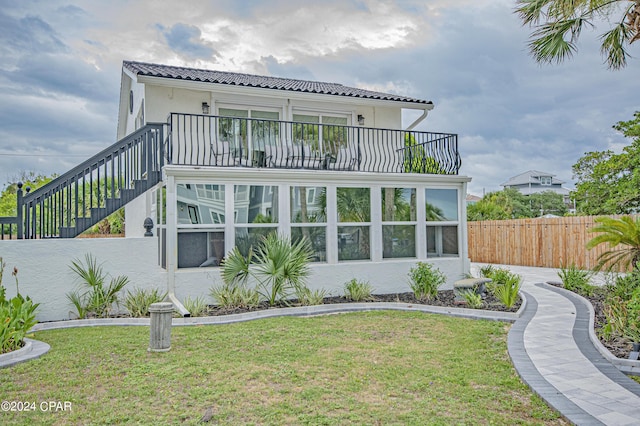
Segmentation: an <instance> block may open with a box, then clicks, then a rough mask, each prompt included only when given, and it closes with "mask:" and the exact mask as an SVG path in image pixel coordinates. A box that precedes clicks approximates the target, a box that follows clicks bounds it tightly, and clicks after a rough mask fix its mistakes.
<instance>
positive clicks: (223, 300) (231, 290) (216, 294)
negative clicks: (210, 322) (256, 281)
mask: <svg viewBox="0 0 640 426" xmlns="http://www.w3.org/2000/svg"><path fill="white" fill-rule="evenodd" d="M209 294H210V295H211V297H212V298H213V300H214V301H215V302H216V304H217V305H218V306H219V307H221V308H224V309H252V308H255V307H257V306H258V305H259V304H260V294H259V293H258V292H257V291H256V290H255V289H248V288H246V287H245V286H244V285H242V284H238V285H234V284H223V285H221V286H218V287H211V289H210V290H209Z"/></svg>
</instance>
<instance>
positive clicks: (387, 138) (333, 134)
mask: <svg viewBox="0 0 640 426" xmlns="http://www.w3.org/2000/svg"><path fill="white" fill-rule="evenodd" d="M433 107H434V105H433V103H432V102H430V101H426V100H421V99H415V98H411V97H406V96H399V95H393V94H387V93H380V92H375V91H369V90H363V89H359V88H353V87H347V86H343V85H341V84H335V83H323V82H316V81H304V80H295V79H289V78H276V77H267V76H257V75H249V74H238V73H230V72H219V71H211V70H203V69H191V68H183V67H175V66H168V65H160V64H148V63H141V62H131V61H125V62H124V63H123V67H122V81H121V91H120V106H119V111H118V125H117V132H118V140H119V141H118V142H117V143H116V144H114V145H113V146H111V147H109V148H107V149H105V150H104V151H103V152H101V153H99V154H97V155H96V156H95V157H93V158H91V159H89V160H87V161H86V162H84V163H83V164H81V165H79V166H78V167H76V168H75V169H74V170H72V171H70V172H69V173H66V174H64V175H62V176H61V177H60V178H58V179H57V180H56V181H54V182H52V183H51V184H50V185H47V187H44V188H40V189H39V190H37V191H34V192H32V193H30V194H26V195H24V197H23V198H24V205H23V207H22V208H21V209H20V210H21V213H20V215H21V218H20V223H21V226H22V227H23V229H21V232H22V233H23V237H24V238H25V240H21V241H14V243H18V244H24V243H25V242H29V241H33V239H34V238H36V239H38V240H39V241H38V243H39V244H47V243H49V244H54V243H55V241H50V240H49V241H45V240H44V239H45V238H47V239H52V237H55V239H56V241H63V240H68V239H69V237H73V236H75V235H77V234H78V233H80V232H82V231H83V230H84V229H86V228H87V227H88V226H90V225H91V224H92V223H95V222H96V221H97V220H100V219H102V218H104V217H106V215H108V214H109V213H110V212H111V211H115V210H116V209H118V208H120V207H122V206H124V207H125V210H126V238H124V239H121V240H122V241H118V242H112V241H111V242H108V243H107V244H110V245H112V246H113V247H115V246H116V245H117V246H118V247H123V248H124V251H125V252H127V254H126V256H127V259H121V260H120V261H118V260H116V259H117V256H118V255H116V254H109V253H110V251H109V250H102V251H100V253H103V255H104V256H106V257H107V258H109V256H111V257H112V258H113V259H114V260H113V261H111V260H109V262H113V264H114V265H115V264H117V263H118V262H120V264H119V265H116V266H120V267H119V268H115V269H118V270H117V273H118V274H119V273H125V274H127V273H130V274H133V275H134V276H136V277H139V279H140V280H141V281H144V278H143V277H153V285H157V286H166V288H167V290H168V291H169V293H170V294H171V296H172V298H173V300H174V301H175V302H176V303H177V304H179V301H180V300H181V299H182V298H184V297H186V296H192V297H195V296H203V295H204V296H207V295H208V290H209V288H210V287H211V285H213V284H216V283H218V282H220V277H219V263H220V260H221V259H222V258H223V257H224V255H225V253H227V252H228V251H229V250H231V249H232V248H233V247H234V246H238V247H240V248H242V247H244V246H246V245H247V244H250V243H251V242H253V241H255V239H257V238H259V237H260V236H261V235H264V234H266V233H268V232H273V231H275V232H278V233H280V234H284V235H287V236H290V237H291V238H292V240H294V241H297V240H299V239H301V238H308V239H309V240H310V242H311V243H312V247H313V251H314V262H313V265H312V271H313V272H312V275H311V277H310V280H309V286H310V287H311V288H312V289H313V288H324V289H326V290H327V291H328V292H329V293H331V294H341V293H342V290H343V285H344V283H345V282H346V281H348V280H350V279H352V278H357V279H360V280H364V281H369V282H370V283H371V285H372V286H373V288H374V290H375V291H376V292H379V293H382V292H403V291H409V286H408V280H407V273H408V271H409V269H410V268H411V267H412V266H414V265H415V263H416V262H418V261H428V262H433V263H434V264H435V265H436V266H437V267H438V268H439V269H440V270H441V271H443V272H444V273H445V274H446V275H447V277H448V283H447V285H448V286H449V287H450V286H451V285H452V283H453V281H455V280H457V279H459V278H461V277H462V276H463V275H464V274H465V273H468V272H469V260H468V255H467V235H466V219H465V218H466V203H465V197H466V194H467V183H468V182H469V181H470V178H469V177H466V176H461V175H459V174H458V172H459V168H460V157H459V153H458V146H457V135H455V134H448V133H432V132H421V131H415V130H414V128H415V127H416V126H417V125H418V124H419V123H420V122H421V121H422V120H424V119H425V118H426V117H427V114H428V112H429V111H430V110H432V109H433ZM405 110H415V111H418V112H419V114H416V115H419V118H418V119H417V120H416V121H415V122H413V123H411V124H410V125H409V126H407V127H406V128H403V127H402V117H403V111H405ZM149 218H151V219H152V221H153V225H151V224H150V222H149V221H148V219H149ZM145 220H147V225H149V226H148V228H149V229H145V228H144V226H143V224H144V223H145ZM147 231H151V233H152V234H153V237H149V236H148V235H149V233H148V232H147ZM145 232H147V236H145ZM59 237H63V238H59ZM64 237H67V238H64ZM76 240H77V239H76ZM127 242H131V244H130V245H129V247H132V249H133V250H135V251H128V250H127V249H126V247H127V244H128V243H127ZM3 243H4V242H3ZM86 244H87V245H86V247H85V248H84V250H85V251H88V250H89V245H88V244H89V243H86ZM91 244H98V243H97V242H95V241H94V242H91ZM2 247H3V246H1V245H0V248H2ZM16 247H18V246H16ZM19 247H20V248H21V250H23V248H22V247H25V246H19ZM75 247H76V246H74V250H75V251H74V253H80V252H82V250H83V249H82V247H79V246H78V247H79V248H75ZM120 250H123V249H122V248H121V249H120ZM24 251H27V249H24ZM136 260H137V261H136ZM139 263H141V264H139ZM123 265H126V266H124V267H123ZM134 269H135V271H134ZM144 271H147V272H146V273H145V272H144ZM149 285H151V284H149ZM52 315H53V314H52ZM53 316H55V315H53Z"/></svg>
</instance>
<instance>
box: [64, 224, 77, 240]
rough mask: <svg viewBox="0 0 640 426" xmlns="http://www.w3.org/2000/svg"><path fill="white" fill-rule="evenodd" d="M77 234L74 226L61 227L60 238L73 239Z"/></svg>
mask: <svg viewBox="0 0 640 426" xmlns="http://www.w3.org/2000/svg"><path fill="white" fill-rule="evenodd" d="M76 235H78V234H77V232H76V228H75V226H61V227H60V238H73V237H75V236H76Z"/></svg>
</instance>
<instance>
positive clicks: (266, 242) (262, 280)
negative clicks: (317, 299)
mask: <svg viewBox="0 0 640 426" xmlns="http://www.w3.org/2000/svg"><path fill="white" fill-rule="evenodd" d="M312 253H313V251H312V249H311V244H310V243H309V241H308V240H307V239H304V238H303V239H302V240H300V241H298V242H297V243H295V244H292V243H291V239H290V238H289V237H286V236H281V235H277V234H276V233H270V234H268V235H267V236H265V237H263V238H262V239H261V240H260V243H259V244H258V246H257V248H256V250H255V251H254V250H253V249H252V248H249V249H248V254H247V255H246V256H244V255H243V254H242V253H241V252H240V250H239V249H238V248H237V247H234V249H233V250H231V251H230V252H229V254H228V255H227V256H226V257H225V260H224V262H223V263H222V279H223V281H224V282H225V284H234V285H238V284H246V283H247V282H248V280H249V278H250V277H252V278H253V279H254V280H255V281H256V282H257V286H256V288H257V289H258V292H259V293H260V295H261V296H262V297H263V298H264V299H265V300H266V301H267V303H268V304H269V306H274V305H276V304H278V303H280V302H283V301H286V299H287V298H288V297H289V296H290V295H291V294H292V292H294V291H295V289H296V288H298V287H302V286H304V285H305V280H306V279H307V277H308V276H309V273H310V270H309V263H310V262H311V255H312ZM251 265H253V267H252V268H251V267H250V266H251Z"/></svg>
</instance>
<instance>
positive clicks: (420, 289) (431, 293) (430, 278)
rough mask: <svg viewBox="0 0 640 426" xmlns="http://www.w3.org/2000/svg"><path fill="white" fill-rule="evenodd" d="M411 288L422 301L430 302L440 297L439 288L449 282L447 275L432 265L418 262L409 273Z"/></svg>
mask: <svg viewBox="0 0 640 426" xmlns="http://www.w3.org/2000/svg"><path fill="white" fill-rule="evenodd" d="M409 279H410V282H409V286H410V287H411V290H413V293H414V294H415V296H416V299H418V300H421V301H427V302H428V301H430V300H431V299H434V298H435V297H436V296H437V295H438V288H439V287H440V286H441V285H442V284H444V283H445V282H446V280H447V278H446V277H445V275H444V274H443V273H442V272H441V271H440V270H439V269H438V268H436V267H435V266H433V265H432V264H430V263H425V262H418V263H417V264H416V266H414V267H413V268H411V270H410V271H409Z"/></svg>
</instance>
